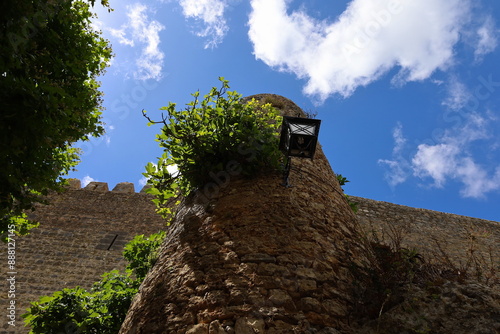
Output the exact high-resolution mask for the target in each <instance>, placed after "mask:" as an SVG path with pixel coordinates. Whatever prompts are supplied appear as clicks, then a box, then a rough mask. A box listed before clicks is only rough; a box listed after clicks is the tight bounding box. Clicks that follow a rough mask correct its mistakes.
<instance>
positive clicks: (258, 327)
mask: <svg viewBox="0 0 500 334" xmlns="http://www.w3.org/2000/svg"><path fill="white" fill-rule="evenodd" d="M264 327H265V323H264V320H262V319H254V318H250V317H242V318H238V319H237V320H236V326H235V328H234V330H235V332H236V333H238V334H257V333H259V334H263V333H265V331H264Z"/></svg>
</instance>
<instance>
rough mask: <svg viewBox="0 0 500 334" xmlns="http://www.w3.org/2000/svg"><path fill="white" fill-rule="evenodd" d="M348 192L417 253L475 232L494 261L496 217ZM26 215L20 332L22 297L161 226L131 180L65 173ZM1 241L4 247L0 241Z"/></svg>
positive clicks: (456, 254) (82, 282)
mask: <svg viewBox="0 0 500 334" xmlns="http://www.w3.org/2000/svg"><path fill="white" fill-rule="evenodd" d="M351 199H352V200H353V201H355V202H358V203H359V211H358V213H357V216H358V219H359V221H360V222H361V224H362V226H363V228H364V230H365V231H366V232H367V233H368V234H372V233H377V235H378V236H379V237H380V238H385V239H386V242H388V243H390V242H391V232H390V231H391V230H392V231H396V230H397V231H399V232H401V233H403V234H404V236H403V243H404V246H405V247H409V248H416V249H418V250H419V252H421V253H423V254H429V253H432V252H434V251H437V249H436V241H438V242H441V244H442V245H444V247H445V250H446V251H447V253H448V254H450V256H451V257H452V258H453V260H454V261H456V262H457V263H458V262H460V261H462V262H465V261H466V259H467V256H468V254H467V245H468V244H469V243H470V242H471V239H473V238H476V239H478V240H477V241H478V242H477V247H478V250H477V251H478V252H481V253H482V254H483V255H484V256H489V255H490V253H491V255H492V256H493V259H492V260H493V261H496V262H497V264H498V263H499V261H500V260H499V259H500V248H499V247H498V245H499V244H500V223H498V222H494V221H487V220H482V219H477V218H471V217H465V216H459V215H454V214H449V213H443V212H436V211H431V210H425V209H416V208H411V207H407V206H402V205H396V204H391V203H386V202H380V201H374V200H370V199H365V198H360V197H354V196H352V197H351ZM32 218H36V219H37V220H39V221H40V228H37V229H34V230H33V231H32V232H31V233H30V234H29V235H28V236H25V237H18V238H17V240H16V267H17V268H16V269H17V275H16V306H17V315H16V318H17V321H16V327H15V329H14V330H13V327H12V326H9V325H7V323H6V322H4V320H5V319H4V320H2V321H1V323H2V326H1V327H0V333H19V334H20V333H27V332H28V330H27V328H24V327H23V322H22V319H21V318H20V315H21V314H22V313H24V310H25V309H26V308H27V307H28V306H29V302H31V301H36V300H38V298H39V297H41V296H44V295H50V294H52V293H53V292H55V291H58V290H61V289H63V288H73V287H75V286H82V287H84V288H87V289H88V288H90V287H91V285H92V283H94V282H95V281H97V280H99V278H100V275H102V274H103V273H104V272H107V271H110V270H113V269H124V266H125V263H124V260H123V258H122V256H121V252H122V249H123V246H124V244H125V243H127V242H128V241H130V240H131V239H132V238H133V237H134V236H135V235H138V234H144V235H149V234H151V233H155V232H157V231H158V230H161V229H165V228H167V227H165V224H164V222H163V221H162V219H161V218H160V217H159V216H158V215H156V213H155V211H154V205H153V203H152V202H151V197H150V195H147V194H146V193H144V192H143V191H142V192H135V190H134V185H133V184H132V183H119V184H118V185H116V187H114V189H113V190H111V191H110V190H108V185H107V184H106V183H101V182H91V183H90V184H88V185H87V186H86V187H85V188H81V186H80V181H79V180H71V182H70V187H69V188H68V190H67V191H66V192H65V193H64V194H62V195H56V196H53V197H51V204H50V205H48V206H39V207H38V208H37V210H36V211H35V212H34V213H33V214H32ZM391 227H392V228H391ZM2 247H3V248H4V249H6V245H5V244H4V245H2ZM490 251H491V252H490ZM2 253H3V254H6V252H4V251H2ZM4 258H5V256H4ZM5 275H6V273H5V272H4V276H5ZM6 282H7V281H6V280H5V279H2V285H1V294H0V304H1V309H2V310H5V309H6V306H7V302H8V300H7V284H6Z"/></svg>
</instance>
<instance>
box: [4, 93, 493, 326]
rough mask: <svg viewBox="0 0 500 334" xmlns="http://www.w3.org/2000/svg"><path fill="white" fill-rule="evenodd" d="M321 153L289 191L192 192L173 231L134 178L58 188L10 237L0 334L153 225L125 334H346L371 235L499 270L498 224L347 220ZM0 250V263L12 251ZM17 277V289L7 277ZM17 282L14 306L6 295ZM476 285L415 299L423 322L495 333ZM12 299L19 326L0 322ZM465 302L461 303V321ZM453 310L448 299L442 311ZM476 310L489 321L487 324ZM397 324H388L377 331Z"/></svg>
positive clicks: (402, 213) (375, 216) (288, 106)
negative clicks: (23, 229)
mask: <svg viewBox="0 0 500 334" xmlns="http://www.w3.org/2000/svg"><path fill="white" fill-rule="evenodd" d="M254 97H256V98H257V99H269V98H270V99H271V100H272V101H274V102H275V103H276V105H275V106H276V107H277V108H279V109H281V110H282V112H283V113H284V114H286V115H294V116H296V115H300V114H302V115H303V112H302V111H301V110H300V108H299V107H298V106H296V105H295V104H294V103H293V102H292V101H290V100H288V99H286V98H283V97H279V96H277V95H272V94H261V95H256V96H254ZM273 105H274V104H273ZM317 151H318V152H317V154H316V157H315V159H314V162H312V161H311V160H308V159H302V160H301V161H298V160H297V161H294V166H296V167H298V170H300V172H299V173H300V177H299V178H295V179H293V180H292V183H293V185H294V186H293V187H291V188H283V186H282V185H281V184H280V182H279V181H277V180H276V175H261V176H259V177H258V178H256V179H252V180H247V179H244V178H238V177H235V178H234V180H233V179H231V182H229V184H228V186H227V187H226V188H223V189H221V191H220V194H219V195H218V197H217V198H215V199H214V200H207V199H206V198H205V199H202V198H201V196H199V194H196V193H194V194H193V196H190V197H188V198H187V199H186V200H185V201H184V202H183V203H181V205H180V206H179V208H178V210H179V211H178V214H177V215H176V217H175V219H174V221H173V222H172V225H171V226H169V227H166V226H165V222H164V221H163V220H162V219H161V217H160V216H158V215H157V214H156V213H155V207H154V204H153V203H152V201H151V199H152V198H151V196H150V195H148V194H146V193H145V192H144V191H140V192H136V191H135V189H134V185H133V184H132V183H119V184H118V185H116V186H115V187H114V188H113V189H112V190H111V191H110V190H109V188H108V185H107V184H106V183H102V182H91V183H89V184H88V185H87V186H85V188H83V189H82V188H81V183H80V181H79V180H71V181H70V185H69V187H68V189H67V191H65V192H64V193H62V194H55V195H51V196H49V202H50V204H49V205H39V206H37V208H36V210H35V211H34V212H33V213H31V218H33V219H36V220H37V221H39V222H40V227H39V228H36V229H34V230H32V231H31V233H30V234H29V235H27V236H24V237H16V238H15V257H16V259H15V268H14V269H15V273H14V274H12V273H11V274H9V270H10V271H12V270H13V269H9V268H8V267H7V265H5V266H4V267H3V268H4V269H3V271H2V272H3V277H4V278H3V279H2V280H1V281H2V283H1V285H0V291H1V292H0V309H2V310H3V313H2V321H0V334H11V333H12V334H14V333H15V334H21V333H27V332H28V331H29V330H28V329H27V328H25V327H24V326H23V321H22V318H21V317H20V316H21V314H23V313H24V312H25V310H26V308H27V307H29V303H30V302H32V301H37V300H38V299H39V298H40V297H41V296H45V295H51V294H52V293H53V292H55V291H59V290H61V289H63V288H73V287H75V286H81V287H83V288H86V289H88V288H90V287H91V286H92V284H93V283H94V282H96V281H98V280H99V279H100V276H101V275H102V274H103V273H105V272H108V271H110V270H113V269H120V270H123V269H124V267H125V262H124V260H123V258H122V250H123V246H124V245H125V244H126V243H127V242H128V241H130V240H132V239H133V237H134V236H135V235H139V234H144V235H149V234H152V233H155V232H158V231H159V230H162V229H166V230H167V231H168V232H167V238H166V240H165V242H164V243H163V244H162V246H161V248H160V251H159V258H158V262H157V263H156V265H155V266H154V267H153V268H152V270H151V271H150V273H148V276H147V277H146V279H145V280H144V282H143V284H142V285H141V288H140V290H139V294H138V295H137V297H136V298H135V299H134V301H133V302H132V305H131V307H130V309H129V312H128V314H127V317H126V319H125V321H124V323H123V326H122V328H121V331H120V333H124V334H125V333H127V334H140V333H144V334H153V333H169V334H173V333H179V334H181V333H182V334H185V333H188V334H200V333H203V334H223V333H224V334H247V333H266V334H278V333H282V334H288V333H318V334H326V333H336V334H338V333H340V332H339V331H338V330H337V329H340V330H343V329H345V330H346V331H344V332H349V328H350V326H351V324H350V320H351V318H350V315H351V311H352V309H353V305H355V303H356V300H355V299H354V296H353V295H352V294H351V293H350V291H351V290H352V286H353V282H355V281H357V282H362V280H360V279H359V278H360V277H368V275H367V273H369V272H370V270H372V269H373V263H372V262H370V260H369V257H370V256H372V255H373V253H372V250H370V248H371V247H370V246H369V244H368V240H370V239H371V240H373V239H376V240H381V241H383V242H384V243H386V244H389V245H390V244H393V243H401V245H400V246H401V247H406V248H408V249H416V251H417V252H418V253H420V254H422V255H423V256H424V257H425V258H428V259H430V258H432V256H433V255H434V254H435V253H439V252H444V253H445V254H446V257H447V258H449V260H450V261H453V262H454V263H455V264H456V265H457V266H458V267H460V265H461V264H462V265H463V264H466V262H467V261H468V260H469V259H470V256H471V252H472V253H473V255H474V256H475V257H476V258H477V257H480V258H483V259H485V260H486V261H489V263H490V266H491V267H492V268H495V269H496V270H497V272H498V270H499V269H500V248H499V247H498V245H499V244H500V223H499V222H494V221H487V220H481V219H476V218H470V217H464V216H459V215H454V214H449V213H442V212H436V211H431V210H424V209H416V208H410V207H406V206H401V205H396V204H391V203H386V202H380V201H374V200H370V199H364V198H360V197H354V196H352V197H350V198H351V201H354V202H357V203H358V207H359V210H358V212H357V214H356V215H355V214H354V213H353V212H352V210H351V209H350V207H349V204H348V203H347V201H346V200H345V197H344V194H343V192H342V190H341V188H340V185H339V183H338V182H337V181H336V178H335V174H334V172H333V171H332V169H331V167H330V164H329V162H328V160H327V159H326V157H325V156H324V154H323V153H322V150H321V147H319V148H318V150H317ZM294 173H296V172H294ZM285 189H286V190H285ZM207 201H208V202H207ZM304 202H307V203H308V205H307V206H304V205H303V203H304ZM2 247H3V250H2V254H3V256H2V257H3V258H4V263H5V264H6V263H7V253H8V252H7V250H8V246H7V245H6V244H3V245H2ZM438 255H439V254H438ZM375 266H378V264H375ZM12 275H14V277H15V283H14V284H12V280H10V281H9V280H8V279H9V278H11V276H12ZM451 286H452V287H453V284H452V285H451ZM12 287H14V289H15V291H14V292H15V298H12V296H10V295H9V294H12V293H11V292H9V289H11V288H12ZM460 289H461V290H460ZM478 289H479V290H478ZM481 289H482V288H481V287H478V285H468V286H467V287H466V288H464V287H458V289H455V290H453V291H451V290H450V285H446V284H445V285H444V286H443V287H442V290H443V291H444V294H442V296H443V298H447V299H448V301H447V302H445V303H443V302H442V301H443V300H441V299H439V298H441V297H439V296H438V297H439V298H438V299H436V298H433V297H432V296H434V295H437V294H434V295H431V300H430V301H429V300H427V299H425V298H428V296H427V295H424V296H423V297H422V298H424V299H425V303H424V304H421V305H424V306H425V305H429V306H430V307H431V308H430V311H429V312H428V313H426V315H428V316H429V317H431V318H432V315H430V314H437V318H436V321H435V322H434V323H435V324H437V325H436V326H437V327H436V328H441V327H443V326H442V324H441V321H442V320H449V322H448V324H451V325H449V326H448V327H449V328H451V327H453V325H454V324H457V323H458V322H463V321H462V320H463V317H467V318H468V323H467V324H468V325H470V326H472V327H467V328H465V327H464V326H465V325H462V324H458V325H459V327H453V328H454V329H455V328H456V329H459V331H460V330H461V332H460V333H467V334H469V333H493V334H496V332H495V331H496V330H500V320H498V319H499V318H500V313H499V310H500V305H499V302H498V300H500V293H498V292H493V290H491V291H492V292H491V293H489V294H488V292H486V293H477V291H483V290H481ZM459 290H460V291H459ZM497 290H498V289H497ZM450 291H451V292H450ZM457 291H458V293H457ZM411 297H412V298H410V299H412V300H413V299H415V298H416V296H413V295H412V296H411ZM451 297H453V298H451ZM478 298H479V299H478ZM12 300H15V312H14V313H15V324H16V326H15V327H14V326H10V325H9V324H8V323H7V321H5V320H6V318H7V317H6V316H5V315H6V312H8V307H9V305H10V304H11V303H12ZM467 300H469V301H472V302H469V303H468V304H467V303H466V304H467V305H469V306H470V308H469V309H467V310H466V311H465V312H466V313H463V314H462V313H460V312H461V310H463V309H464V303H463V301H467ZM410 302H411V300H410ZM450 302H451V303H455V304H454V305H453V308H452V309H451V311H450V309H449V308H447V307H448V306H450V305H451V304H450ZM476 302H481V305H482V308H481V307H479V308H478V307H477V305H479V304H475V303H476ZM433 303H434V304H433ZM382 306H383V305H382ZM410 306H411V305H410ZM439 307H440V308H441V310H440V313H439V312H438V313H436V310H437V309H436V308H439ZM490 310H491V311H490ZM403 311H404V310H403ZM485 313H491V314H488V316H487V317H485V319H486V320H485V321H482V320H481V319H482V318H481V317H483V315H484V314H485ZM4 314H5V315H4ZM421 314H422V313H420V315H421ZM450 315H451V316H450ZM410 316H411V314H410ZM445 317H448V318H449V319H443V318H445ZM7 320H8V319H7ZM431 320H432V319H431ZM391 321H393V322H391ZM417 321H420V320H419V319H417ZM433 321H434V320H433ZM479 322H481V323H482V324H483V325H484V328H485V330H483V327H480V326H478V324H479ZM400 323H401V321H400V318H398V317H397V316H396V317H394V318H392V320H391V319H388V320H386V321H385V323H384V324H383V325H387V326H389V328H394V327H395V326H397V325H399V324H400ZM427 323H429V324H430V323H431V322H429V321H428V322H427ZM492 324H493V325H494V326H493V325H492ZM415 326H416V325H415ZM450 326H451V327H450ZM415 328H417V327H415ZM422 328H424V327H422ZM464 328H465V329H464ZM424 329H425V328H424ZM377 332H379V331H378V329H377ZM413 332H415V331H413ZM418 332H421V333H423V332H425V333H429V332H428V331H421V330H420V331H418ZM455 332H457V331H456V330H455ZM455 332H454V333H455ZM367 333H372V332H367ZM387 333H393V332H390V331H389V332H387ZM439 333H449V332H439ZM47 334H49V333H47Z"/></svg>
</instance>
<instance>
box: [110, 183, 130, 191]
mask: <svg viewBox="0 0 500 334" xmlns="http://www.w3.org/2000/svg"><path fill="white" fill-rule="evenodd" d="M113 191H116V192H120V193H135V188H134V184H133V183H131V182H120V183H118V184H117V185H116V186H115V187H114V188H113Z"/></svg>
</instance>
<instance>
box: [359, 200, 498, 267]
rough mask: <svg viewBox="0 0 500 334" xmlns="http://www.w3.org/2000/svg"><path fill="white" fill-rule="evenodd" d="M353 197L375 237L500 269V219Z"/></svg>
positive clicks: (459, 261)
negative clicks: (472, 258) (474, 260)
mask: <svg viewBox="0 0 500 334" xmlns="http://www.w3.org/2000/svg"><path fill="white" fill-rule="evenodd" d="M351 200H352V201H354V202H357V203H359V204H358V205H359V211H358V219H359V222H360V223H361V225H362V226H363V228H364V230H365V231H366V233H367V234H368V236H369V237H370V238H372V239H373V238H375V239H376V238H378V239H380V240H383V241H384V242H385V243H387V244H389V245H392V246H394V242H399V241H400V242H401V246H403V247H406V248H410V249H416V250H417V251H418V252H420V253H421V254H423V255H424V256H425V257H426V258H427V259H428V260H436V258H438V259H441V260H442V259H443V256H447V257H449V259H450V260H451V261H452V262H453V264H454V265H456V266H457V267H460V266H461V265H466V263H467V261H469V260H471V255H472V256H474V257H476V259H479V260H480V261H486V262H488V263H489V264H491V265H492V266H495V267H496V268H497V272H499V271H500V247H499V246H498V245H500V223H499V222H495V221H490V220H484V219H478V218H471V217H466V216H461V215H455V214H450V213H444V212H438V211H432V210H425V209H417V208H411V207H408V206H404V205H396V204H392V203H387V202H381V201H374V200H371V199H366V198H361V197H354V196H351ZM441 251H443V252H444V253H442V252H441Z"/></svg>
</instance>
